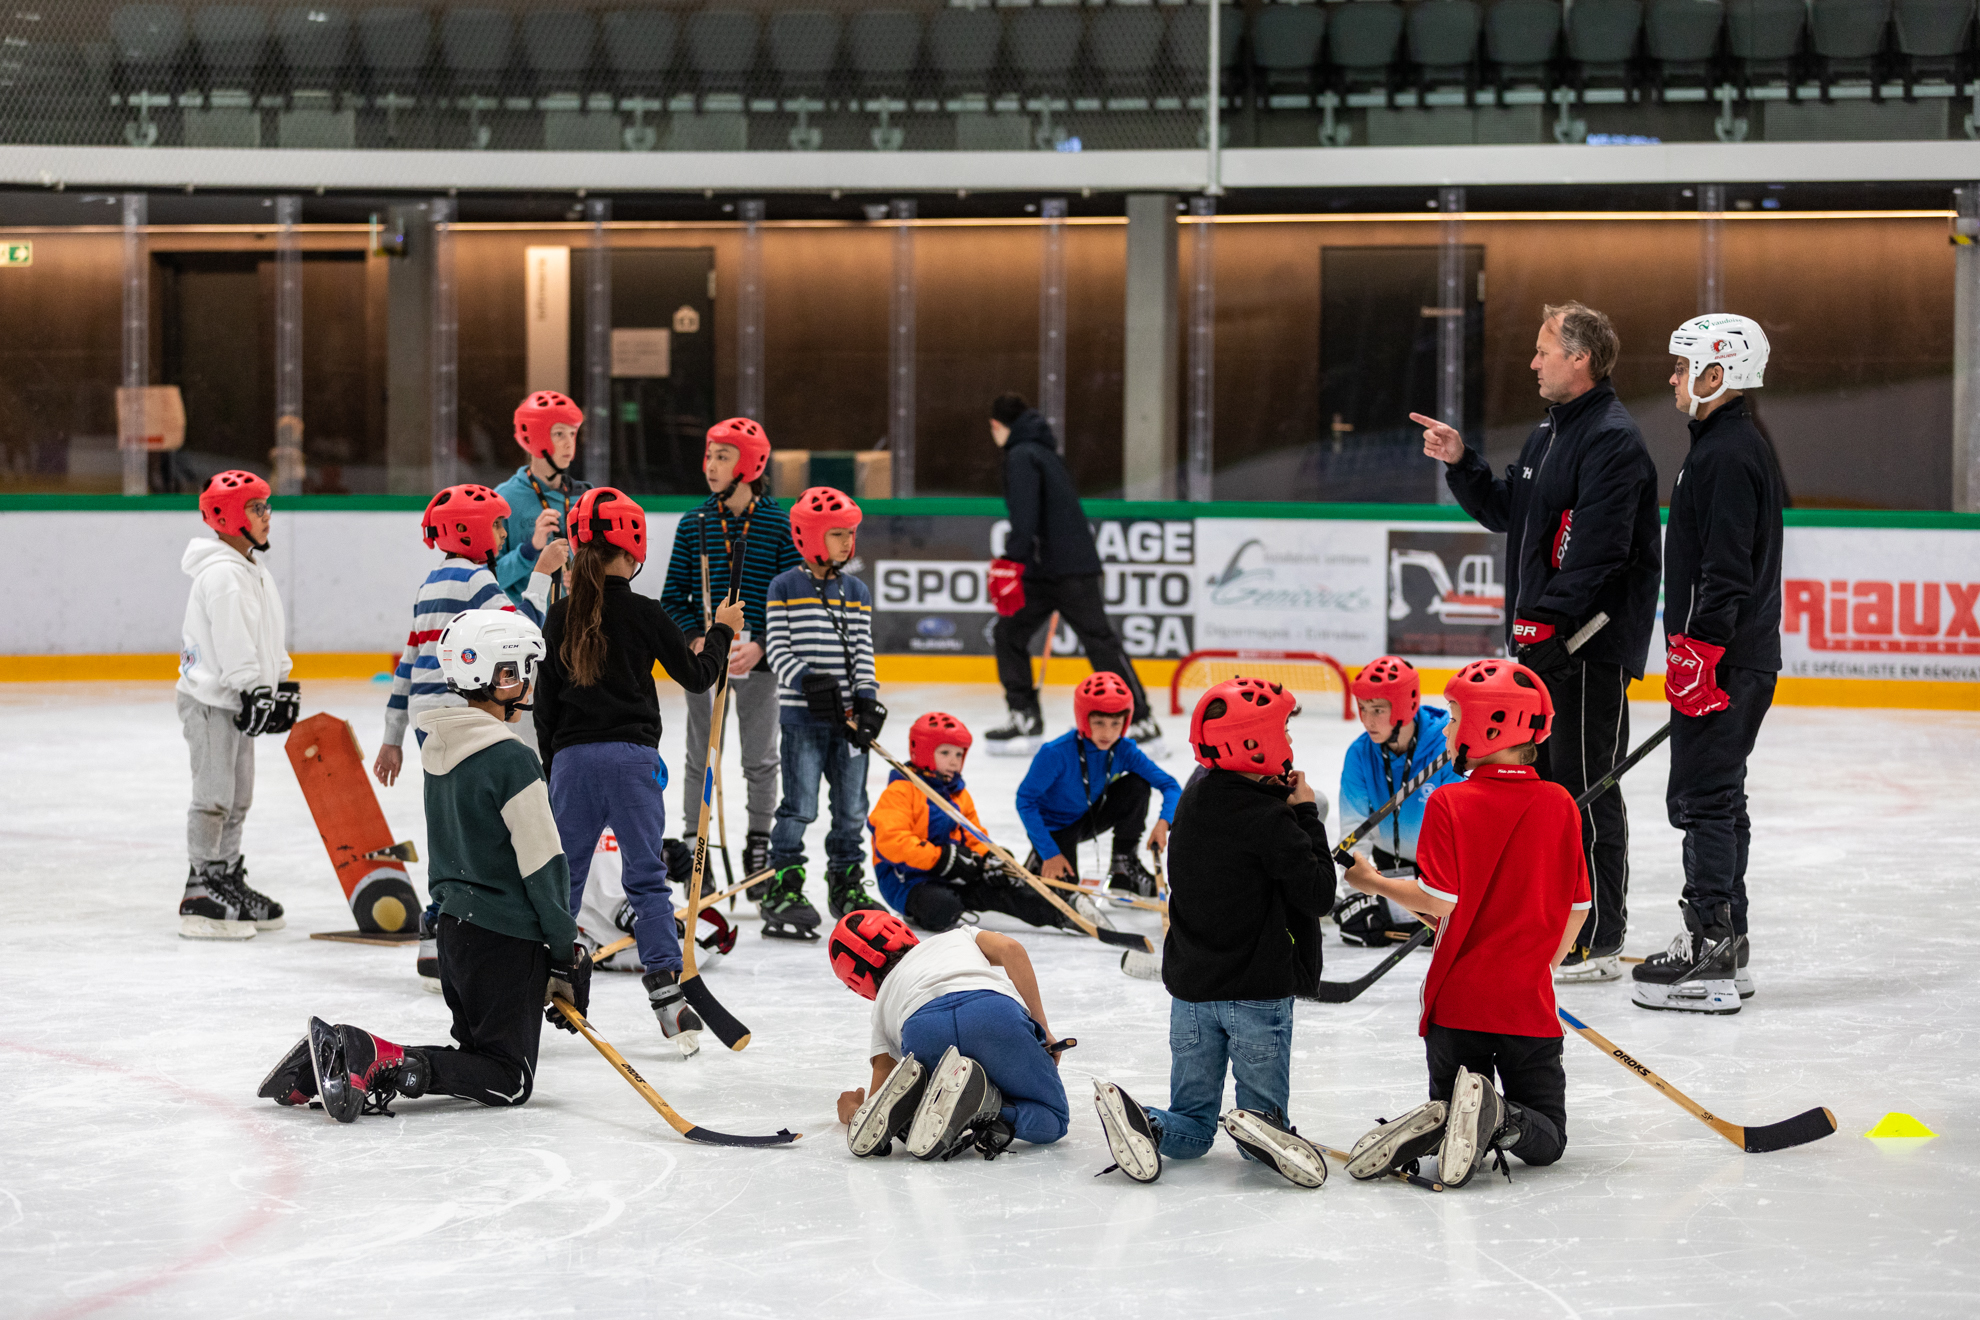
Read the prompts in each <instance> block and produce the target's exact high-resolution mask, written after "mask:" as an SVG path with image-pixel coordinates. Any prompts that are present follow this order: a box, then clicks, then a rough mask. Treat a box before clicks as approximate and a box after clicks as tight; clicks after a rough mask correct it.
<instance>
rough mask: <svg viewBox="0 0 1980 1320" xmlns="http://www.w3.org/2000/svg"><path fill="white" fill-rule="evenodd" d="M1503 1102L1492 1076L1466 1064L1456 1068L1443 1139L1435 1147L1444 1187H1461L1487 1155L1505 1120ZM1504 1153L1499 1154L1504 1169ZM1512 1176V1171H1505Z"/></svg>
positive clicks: (1508, 1176)
mask: <svg viewBox="0 0 1980 1320" xmlns="http://www.w3.org/2000/svg"><path fill="white" fill-rule="evenodd" d="M1505 1116H1506V1111H1505V1102H1504V1101H1502V1100H1500V1099H1499V1093H1498V1091H1497V1090H1496V1089H1495V1088H1494V1087H1493V1085H1492V1079H1491V1078H1489V1077H1486V1076H1483V1075H1481V1074H1479V1073H1475V1072H1472V1071H1471V1070H1469V1069H1468V1068H1464V1067H1460V1068H1459V1069H1458V1070H1457V1080H1456V1081H1454V1082H1452V1083H1451V1100H1450V1114H1449V1117H1448V1118H1447V1119H1446V1120H1445V1123H1444V1140H1443V1143H1442V1144H1441V1145H1439V1146H1438V1147H1437V1181H1439V1182H1441V1183H1443V1184H1444V1186H1446V1187H1462V1186H1464V1185H1465V1184H1466V1183H1468V1182H1470V1181H1471V1180H1472V1178H1473V1176H1475V1175H1476V1174H1477V1172H1478V1170H1479V1169H1480V1168H1481V1167H1482V1166H1483V1165H1484V1164H1485V1162H1486V1161H1487V1160H1488V1159H1490V1158H1491V1156H1492V1152H1493V1151H1494V1149H1496V1147H1495V1144H1494V1143H1495V1142H1496V1140H1497V1138H1498V1134H1499V1129H1500V1127H1501V1126H1502V1125H1503V1124H1504V1122H1505ZM1505 1167H1506V1161H1505V1156H1504V1155H1503V1154H1501V1155H1500V1156H1499V1168H1500V1170H1501V1171H1504V1170H1505ZM1506 1180H1507V1181H1508V1182H1510V1181H1511V1180H1512V1174H1511V1173H1507V1174H1506Z"/></svg>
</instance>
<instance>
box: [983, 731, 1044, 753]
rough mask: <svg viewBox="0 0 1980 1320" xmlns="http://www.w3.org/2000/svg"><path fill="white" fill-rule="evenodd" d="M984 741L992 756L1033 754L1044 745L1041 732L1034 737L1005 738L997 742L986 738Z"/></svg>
mask: <svg viewBox="0 0 1980 1320" xmlns="http://www.w3.org/2000/svg"><path fill="white" fill-rule="evenodd" d="M984 741H985V742H986V743H987V744H988V746H987V747H986V748H985V750H987V751H988V752H989V753H990V755H992V756H1034V755H1036V754H1037V752H1038V749H1039V748H1040V747H1043V746H1044V745H1045V738H1044V736H1043V735H1042V734H1041V735H1039V736H1038V737H1035V738H1007V739H1004V740H1002V741H999V742H990V741H989V739H987V738H986V739H985V740H984Z"/></svg>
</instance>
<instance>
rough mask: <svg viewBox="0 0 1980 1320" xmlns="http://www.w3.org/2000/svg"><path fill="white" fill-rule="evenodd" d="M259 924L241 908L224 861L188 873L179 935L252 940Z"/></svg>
mask: <svg viewBox="0 0 1980 1320" xmlns="http://www.w3.org/2000/svg"><path fill="white" fill-rule="evenodd" d="M255 930H256V926H255V924H254V920H253V918H251V917H249V916H248V915H247V914H246V913H245V912H244V911H242V899H241V897H240V896H239V895H237V894H235V893H234V890H233V886H232V885H230V884H229V883H228V873H227V864H226V863H225V862H207V863H205V864H204V865H201V866H194V867H190V868H188V869H187V872H186V892H185V897H183V898H181V899H180V900H179V937H180V938H181V939H188V940H251V939H253V938H254V932H255Z"/></svg>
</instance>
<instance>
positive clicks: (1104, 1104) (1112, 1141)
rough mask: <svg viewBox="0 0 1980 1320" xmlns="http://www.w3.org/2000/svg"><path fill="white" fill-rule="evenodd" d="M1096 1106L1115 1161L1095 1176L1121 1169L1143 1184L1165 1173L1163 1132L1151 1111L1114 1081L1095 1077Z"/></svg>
mask: <svg viewBox="0 0 1980 1320" xmlns="http://www.w3.org/2000/svg"><path fill="white" fill-rule="evenodd" d="M1093 1108H1094V1109H1095V1110H1096V1111H1098V1113H1099V1115H1100V1130H1101V1131H1102V1132H1104V1133H1106V1134H1107V1150H1108V1153H1110V1154H1111V1155H1112V1156H1113V1157H1114V1162H1113V1163H1112V1164H1109V1165H1108V1166H1107V1167H1106V1168H1104V1169H1102V1170H1100V1173H1097V1174H1095V1175H1094V1177H1096V1178H1097V1177H1100V1176H1101V1175H1103V1174H1109V1173H1112V1172H1113V1171H1114V1170H1116V1169H1119V1170H1120V1171H1121V1172H1122V1173H1125V1174H1126V1175H1127V1176H1128V1177H1130V1178H1132V1179H1134V1180H1135V1181H1136V1182H1139V1183H1152V1182H1154V1181H1155V1180H1156V1179H1157V1178H1159V1177H1161V1176H1162V1132H1161V1129H1159V1128H1157V1127H1156V1126H1155V1124H1154V1123H1153V1122H1152V1121H1151V1120H1150V1119H1149V1117H1148V1111H1147V1110H1146V1109H1143V1108H1142V1107H1141V1106H1140V1105H1138V1104H1136V1103H1135V1102H1134V1098H1133V1097H1132V1096H1130V1095H1129V1094H1128V1093H1127V1092H1126V1091H1123V1090H1122V1089H1121V1088H1120V1087H1118V1086H1116V1085H1114V1084H1113V1083H1112V1082H1103V1081H1101V1080H1100V1079H1099V1078H1097V1077H1096V1078H1094V1079H1093Z"/></svg>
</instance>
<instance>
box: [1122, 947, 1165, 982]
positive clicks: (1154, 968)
mask: <svg viewBox="0 0 1980 1320" xmlns="http://www.w3.org/2000/svg"><path fill="white" fill-rule="evenodd" d="M1121 970H1122V971H1123V972H1126V973H1127V974H1128V975H1129V976H1132V977H1133V978H1134V979H1135V980H1137V981H1159V980H1161V979H1162V955H1161V954H1159V953H1143V952H1142V951H1141V950H1139V949H1129V950H1128V951H1127V952H1125V953H1123V954H1122V955H1121Z"/></svg>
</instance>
